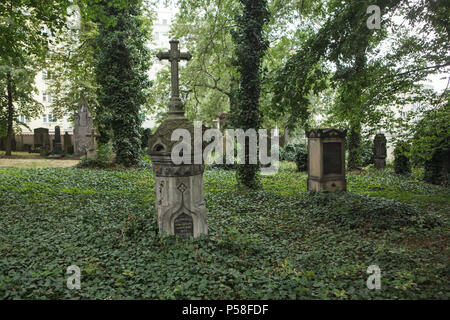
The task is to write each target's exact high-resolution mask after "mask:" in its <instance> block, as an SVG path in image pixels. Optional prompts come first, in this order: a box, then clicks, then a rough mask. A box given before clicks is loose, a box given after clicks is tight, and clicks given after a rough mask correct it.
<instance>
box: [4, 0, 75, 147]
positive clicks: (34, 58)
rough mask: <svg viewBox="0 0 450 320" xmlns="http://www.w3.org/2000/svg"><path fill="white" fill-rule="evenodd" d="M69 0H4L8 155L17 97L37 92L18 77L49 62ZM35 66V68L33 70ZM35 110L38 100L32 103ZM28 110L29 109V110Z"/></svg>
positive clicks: (25, 98) (27, 96)
mask: <svg viewBox="0 0 450 320" xmlns="http://www.w3.org/2000/svg"><path fill="white" fill-rule="evenodd" d="M69 4H70V1H69V0H59V1H56V0H49V1H33V0H6V1H2V2H1V3H0V18H1V20H0V65H1V66H2V70H3V72H4V73H3V75H4V81H5V85H4V86H3V87H2V89H3V90H2V92H1V94H2V95H4V96H6V99H1V101H5V104H6V106H4V107H1V108H0V111H2V110H3V111H5V113H6V115H5V117H4V118H5V122H6V123H5V124H6V132H7V139H6V155H11V143H12V139H13V136H14V122H15V119H16V117H17V110H16V108H17V106H16V101H17V100H19V99H20V100H22V101H24V100H30V99H32V94H33V93H34V88H33V85H32V84H30V83H31V82H30V81H23V80H24V79H22V78H20V77H18V75H20V74H22V75H23V71H25V70H28V71H30V72H31V73H29V74H28V78H29V76H30V75H31V74H33V72H35V71H36V69H37V68H38V66H39V65H42V64H43V63H44V61H45V58H46V55H47V53H48V45H49V43H50V42H51V41H53V40H52V38H51V37H50V35H51V34H52V33H54V32H56V31H57V30H58V29H60V28H62V27H63V25H64V23H65V21H66V20H65V17H66V15H67V13H66V11H67V7H68V6H69ZM30 67H33V70H31V69H30ZM30 106H31V108H32V109H31V110H34V109H35V107H36V106H39V105H37V104H35V103H32V104H30ZM25 111H26V110H25Z"/></svg>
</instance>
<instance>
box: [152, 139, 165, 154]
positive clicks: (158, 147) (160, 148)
mask: <svg viewBox="0 0 450 320" xmlns="http://www.w3.org/2000/svg"><path fill="white" fill-rule="evenodd" d="M150 150H152V151H153V152H159V153H164V152H165V151H166V150H167V147H166V145H165V144H164V143H163V142H162V141H161V139H159V138H158V140H156V142H155V143H154V144H153V145H152V146H151V148H150Z"/></svg>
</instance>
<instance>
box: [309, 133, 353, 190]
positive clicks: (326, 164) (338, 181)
mask: <svg viewBox="0 0 450 320" xmlns="http://www.w3.org/2000/svg"><path fill="white" fill-rule="evenodd" d="M346 135H347V130H338V129H313V130H310V131H306V136H307V137H308V190H310V191H324V190H325V191H331V192H335V191H345V190H346V189H347V182H346V179H345V136H346Z"/></svg>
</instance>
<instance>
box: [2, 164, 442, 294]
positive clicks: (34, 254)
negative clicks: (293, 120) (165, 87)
mask: <svg viewBox="0 0 450 320" xmlns="http://www.w3.org/2000/svg"><path fill="white" fill-rule="evenodd" d="M347 178H348V192H347V193H337V194H327V193H308V192H306V174H304V173H297V172H295V170H294V166H293V165H285V166H284V167H283V168H282V170H280V171H279V173H278V174H276V175H274V176H263V177H262V178H261V184H262V188H261V190H259V191H245V190H243V189H240V188H239V187H238V186H237V184H236V182H235V176H234V172H233V171H223V170H207V171H206V172H205V193H206V202H207V203H206V205H207V208H208V210H209V214H208V225H209V235H208V236H202V237H201V238H198V239H195V240H189V241H185V240H181V239H176V238H174V237H171V236H165V235H160V234H158V232H157V225H156V220H155V215H154V214H155V213H154V211H155V207H154V201H155V198H154V177H153V174H152V173H151V171H150V170H135V171H131V170H128V171H112V170H90V169H75V168H48V169H19V168H0V299H266V298H267V299H409V298H413V299H448V298H449V292H450V282H449V278H448V275H449V273H450V272H449V271H450V268H449V257H450V254H449V248H448V243H449V212H450V210H449V209H450V192H449V189H448V188H444V187H439V186H432V185H429V184H425V183H423V182H421V181H420V173H415V174H414V175H413V176H411V177H401V176H397V175H395V174H393V173H392V171H390V170H389V169H387V170H383V171H369V172H366V173H363V174H354V175H349V176H348V177H347ZM70 265H77V266H78V267H79V268H80V270H81V289H80V290H76V289H74V290H70V289H68V288H67V286H66V282H67V277H68V275H67V274H66V270H67V267H68V266H70ZM370 265H377V266H379V268H380V270H381V289H379V290H369V289H368V288H367V285H366V280H367V278H368V277H369V274H367V268H368V267H369V266H370Z"/></svg>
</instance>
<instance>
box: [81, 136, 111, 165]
mask: <svg viewBox="0 0 450 320" xmlns="http://www.w3.org/2000/svg"><path fill="white" fill-rule="evenodd" d="M113 160H114V155H113V152H112V144H111V142H109V143H107V144H102V145H100V146H99V148H98V150H97V153H96V154H95V155H94V156H93V157H92V158H87V157H83V159H81V162H80V163H79V164H78V165H77V167H78V168H108V167H110V166H111V165H112V164H113Z"/></svg>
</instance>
